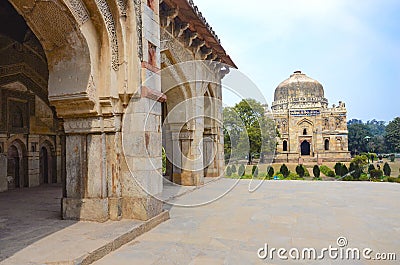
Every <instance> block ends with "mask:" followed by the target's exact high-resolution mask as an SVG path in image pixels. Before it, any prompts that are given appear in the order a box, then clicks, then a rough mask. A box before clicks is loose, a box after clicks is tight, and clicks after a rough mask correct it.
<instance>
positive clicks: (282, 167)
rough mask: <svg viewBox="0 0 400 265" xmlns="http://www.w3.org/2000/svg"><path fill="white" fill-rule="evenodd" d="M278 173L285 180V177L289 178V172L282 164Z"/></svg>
mask: <svg viewBox="0 0 400 265" xmlns="http://www.w3.org/2000/svg"><path fill="white" fill-rule="evenodd" d="M279 171H280V172H281V173H282V175H283V176H284V177H285V178H287V177H288V176H289V173H290V171H289V169H288V167H287V166H286V165H285V164H283V165H282V166H281V168H280V170H279Z"/></svg>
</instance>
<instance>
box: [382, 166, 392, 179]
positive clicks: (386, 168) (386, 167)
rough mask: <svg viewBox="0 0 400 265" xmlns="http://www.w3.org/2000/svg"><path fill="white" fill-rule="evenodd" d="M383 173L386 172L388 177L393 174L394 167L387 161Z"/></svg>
mask: <svg viewBox="0 0 400 265" xmlns="http://www.w3.org/2000/svg"><path fill="white" fill-rule="evenodd" d="M383 173H385V176H388V177H389V176H390V174H392V169H391V168H390V166H389V164H388V163H387V162H386V163H385V164H384V165H383Z"/></svg>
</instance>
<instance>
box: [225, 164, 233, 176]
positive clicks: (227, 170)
mask: <svg viewBox="0 0 400 265" xmlns="http://www.w3.org/2000/svg"><path fill="white" fill-rule="evenodd" d="M226 175H227V176H228V177H230V176H232V170H231V167H230V166H228V167H227V168H226Z"/></svg>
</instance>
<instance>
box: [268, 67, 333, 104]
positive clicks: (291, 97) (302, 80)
mask: <svg viewBox="0 0 400 265" xmlns="http://www.w3.org/2000/svg"><path fill="white" fill-rule="evenodd" d="M289 103H291V104H289ZM304 103H315V104H318V103H319V104H318V106H319V107H327V106H328V101H327V99H326V98H325V97H324V88H323V86H322V85H321V83H319V82H318V81H317V80H315V79H312V78H310V77H308V76H307V75H306V74H304V73H302V72H301V71H295V72H294V73H293V74H292V75H291V76H290V77H289V78H288V79H286V80H285V81H283V82H282V83H280V84H279V86H278V87H277V88H276V90H275V96H274V102H273V104H272V109H273V110H279V109H287V108H289V107H296V105H297V104H304Z"/></svg>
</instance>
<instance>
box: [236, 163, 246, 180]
mask: <svg viewBox="0 0 400 265" xmlns="http://www.w3.org/2000/svg"><path fill="white" fill-rule="evenodd" d="M245 170H246V169H245V167H244V165H243V164H240V166H239V169H238V175H239V177H242V176H243V175H244V172H245Z"/></svg>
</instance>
